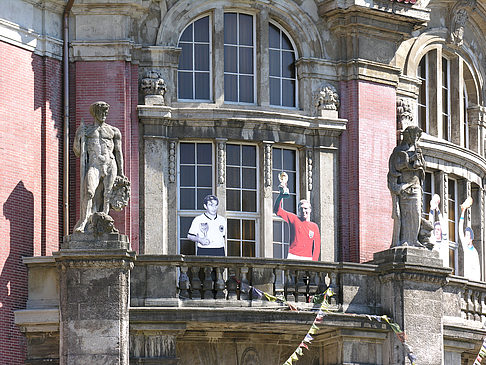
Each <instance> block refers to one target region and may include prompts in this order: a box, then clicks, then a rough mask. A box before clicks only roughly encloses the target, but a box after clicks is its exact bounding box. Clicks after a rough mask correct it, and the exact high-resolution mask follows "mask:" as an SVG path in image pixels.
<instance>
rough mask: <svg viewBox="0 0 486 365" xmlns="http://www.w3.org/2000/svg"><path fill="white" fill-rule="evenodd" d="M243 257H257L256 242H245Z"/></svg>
mask: <svg viewBox="0 0 486 365" xmlns="http://www.w3.org/2000/svg"><path fill="white" fill-rule="evenodd" d="M242 256H243V257H255V242H243V255H242Z"/></svg>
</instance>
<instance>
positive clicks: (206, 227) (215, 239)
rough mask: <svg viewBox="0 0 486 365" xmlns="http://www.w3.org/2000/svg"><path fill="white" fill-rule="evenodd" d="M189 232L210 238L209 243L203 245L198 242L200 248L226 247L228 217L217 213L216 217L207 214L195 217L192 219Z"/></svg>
mask: <svg viewBox="0 0 486 365" xmlns="http://www.w3.org/2000/svg"><path fill="white" fill-rule="evenodd" d="M188 233H189V234H192V235H193V236H198V237H206V238H207V239H209V242H210V243H209V245H206V246H203V245H201V244H200V243H198V244H197V246H198V247H200V248H221V247H224V241H225V237H226V219H225V218H224V217H221V216H219V215H217V216H216V217H215V218H214V219H211V218H209V217H208V216H207V215H206V214H201V215H198V216H197V217H195V218H194V219H193V221H192V224H191V228H189V232H188Z"/></svg>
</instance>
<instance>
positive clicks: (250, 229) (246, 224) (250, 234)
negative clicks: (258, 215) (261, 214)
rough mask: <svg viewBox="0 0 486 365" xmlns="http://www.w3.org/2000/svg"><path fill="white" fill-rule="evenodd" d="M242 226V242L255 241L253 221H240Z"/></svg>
mask: <svg viewBox="0 0 486 365" xmlns="http://www.w3.org/2000/svg"><path fill="white" fill-rule="evenodd" d="M242 224H243V236H242V237H241V238H242V239H244V240H250V241H254V240H255V221H253V220H247V219H244V220H243V221H242Z"/></svg>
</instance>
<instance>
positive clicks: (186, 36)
mask: <svg viewBox="0 0 486 365" xmlns="http://www.w3.org/2000/svg"><path fill="white" fill-rule="evenodd" d="M179 42H192V24H191V25H189V26H188V27H187V28H186V30H185V31H184V32H183V33H182V35H181V38H180V39H179Z"/></svg>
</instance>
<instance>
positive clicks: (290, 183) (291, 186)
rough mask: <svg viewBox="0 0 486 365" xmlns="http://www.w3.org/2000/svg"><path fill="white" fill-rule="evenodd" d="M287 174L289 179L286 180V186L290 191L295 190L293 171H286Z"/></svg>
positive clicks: (293, 191)
mask: <svg viewBox="0 0 486 365" xmlns="http://www.w3.org/2000/svg"><path fill="white" fill-rule="evenodd" d="M287 176H288V177H289V180H288V181H287V186H288V188H289V191H290V193H295V192H296V185H297V184H296V181H295V172H287Z"/></svg>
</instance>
